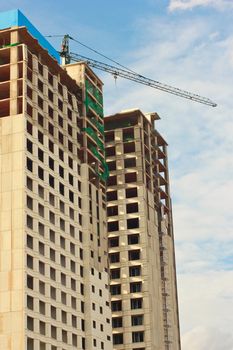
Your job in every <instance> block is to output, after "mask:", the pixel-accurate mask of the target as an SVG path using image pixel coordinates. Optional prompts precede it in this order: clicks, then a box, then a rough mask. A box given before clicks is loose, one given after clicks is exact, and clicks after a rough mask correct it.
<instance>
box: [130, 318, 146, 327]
mask: <svg viewBox="0 0 233 350" xmlns="http://www.w3.org/2000/svg"><path fill="white" fill-rule="evenodd" d="M142 324H143V315H134V316H131V325H132V326H140V325H142Z"/></svg>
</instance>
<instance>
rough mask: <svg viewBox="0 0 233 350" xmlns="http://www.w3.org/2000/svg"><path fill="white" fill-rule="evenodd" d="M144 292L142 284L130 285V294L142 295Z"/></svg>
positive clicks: (133, 283)
mask: <svg viewBox="0 0 233 350" xmlns="http://www.w3.org/2000/svg"><path fill="white" fill-rule="evenodd" d="M141 291H142V282H132V283H130V293H140V292H141Z"/></svg>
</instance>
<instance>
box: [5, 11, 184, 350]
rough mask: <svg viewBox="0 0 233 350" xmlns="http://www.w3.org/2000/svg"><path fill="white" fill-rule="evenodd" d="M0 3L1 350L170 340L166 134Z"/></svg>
mask: <svg viewBox="0 0 233 350" xmlns="http://www.w3.org/2000/svg"><path fill="white" fill-rule="evenodd" d="M102 86H103V84H102V82H101V80H100V78H99V77H98V76H97V75H96V73H95V72H94V71H93V70H92V69H91V68H90V67H89V65H88V64H87V63H85V62H83V61H80V62H77V63H69V64H67V65H65V66H61V65H60V56H59V54H58V53H57V51H56V50H55V49H54V48H53V47H52V46H51V45H50V43H49V42H48V41H47V40H46V39H45V38H44V37H43V36H42V35H41V34H40V33H39V31H38V30H37V29H36V28H35V27H34V26H33V25H32V24H31V23H30V21H29V20H28V19H27V18H26V17H25V16H24V15H23V14H22V13H21V12H20V11H18V10H16V11H10V12H6V13H1V14H0V214H1V219H0V348H1V350H24V349H28V350H71V349H79V350H81V349H87V350H92V349H96V350H99V349H105V350H111V349H119V350H169V349H170V350H173V349H174V350H179V349H180V340H179V320H178V305H177V288H176V272H175V257H174V238H173V226H172V209H171V200H170V193H169V176H168V165H167V144H166V142H165V141H164V139H163V137H162V136H161V135H160V134H159V133H158V131H157V130H156V129H155V127H154V123H155V120H157V119H159V117H158V115H157V114H156V113H152V114H143V113H142V112H141V111H140V110H138V109H135V110H130V111H125V112H121V113H118V114H115V115H112V116H109V117H106V118H104V113H103V93H102Z"/></svg>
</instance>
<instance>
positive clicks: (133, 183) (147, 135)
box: [105, 109, 180, 350]
mask: <svg viewBox="0 0 233 350" xmlns="http://www.w3.org/2000/svg"><path fill="white" fill-rule="evenodd" d="M156 119H159V117H158V115H157V114H156V113H152V114H148V115H144V114H143V113H142V112H141V111H140V110H137V109H135V110H129V111H125V112H122V113H118V114H116V115H112V116H109V117H106V118H105V145H106V159H107V163H108V166H109V170H110V176H109V179H108V185H107V203H108V204H107V217H108V220H107V221H108V240H109V264H110V278H111V283H110V284H111V285H110V291H111V298H112V299H111V300H112V301H111V303H112V320H113V322H112V324H113V344H114V345H113V346H114V349H115V350H137V349H138V350H162V349H163V350H179V349H180V338H179V319H178V303H177V294H176V293H177V291H176V272H175V258H174V239H173V230H172V211H171V210H172V208H171V201H170V194H169V177H168V164H167V153H166V147H167V144H166V142H165V141H164V139H163V138H162V137H161V135H160V134H159V133H158V132H157V130H156V129H155V128H154V122H155V120H156Z"/></svg>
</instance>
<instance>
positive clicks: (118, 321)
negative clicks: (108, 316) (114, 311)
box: [112, 317, 123, 328]
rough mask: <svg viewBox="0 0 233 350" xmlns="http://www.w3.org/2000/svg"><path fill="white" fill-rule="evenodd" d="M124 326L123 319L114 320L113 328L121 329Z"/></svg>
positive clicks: (116, 318) (114, 318)
mask: <svg viewBox="0 0 233 350" xmlns="http://www.w3.org/2000/svg"><path fill="white" fill-rule="evenodd" d="M122 326H123V322H122V317H113V318H112V328H119V327H122Z"/></svg>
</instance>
